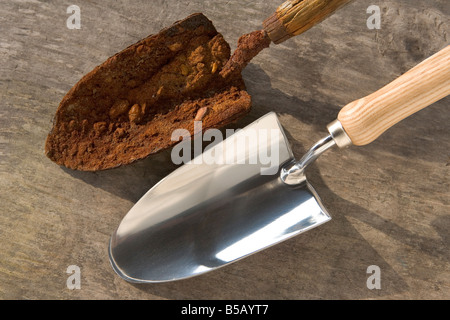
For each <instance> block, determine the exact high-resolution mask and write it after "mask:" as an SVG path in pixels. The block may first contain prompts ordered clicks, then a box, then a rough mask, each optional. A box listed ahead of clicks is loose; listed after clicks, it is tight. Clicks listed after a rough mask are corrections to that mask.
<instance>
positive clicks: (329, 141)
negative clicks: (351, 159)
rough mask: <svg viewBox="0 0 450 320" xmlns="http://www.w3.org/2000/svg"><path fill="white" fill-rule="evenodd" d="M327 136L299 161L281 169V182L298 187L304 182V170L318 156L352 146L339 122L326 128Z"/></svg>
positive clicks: (334, 122) (336, 121)
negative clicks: (335, 148) (334, 149)
mask: <svg viewBox="0 0 450 320" xmlns="http://www.w3.org/2000/svg"><path fill="white" fill-rule="evenodd" d="M327 129H328V132H329V133H330V134H329V135H328V136H326V137H325V138H323V139H322V140H320V141H318V142H317V143H316V144H315V145H314V146H312V147H311V149H309V151H308V152H307V153H306V154H305V155H304V156H303V157H302V158H301V159H300V161H296V162H292V163H290V164H288V165H287V166H286V167H284V168H282V169H281V174H280V177H281V180H282V181H283V182H284V183H286V184H288V185H299V184H302V183H303V182H305V181H306V176H305V170H306V168H307V167H308V165H310V164H311V163H313V162H314V161H315V160H316V159H317V158H318V157H320V155H322V154H323V153H324V152H325V151H327V150H328V149H330V148H331V147H333V146H336V145H337V146H338V147H339V148H344V147H348V146H350V145H352V140H351V139H350V137H349V136H348V135H347V133H346V132H345V130H344V128H343V127H342V124H341V123H340V122H339V120H335V121H333V122H332V123H330V124H329V125H328V126H327Z"/></svg>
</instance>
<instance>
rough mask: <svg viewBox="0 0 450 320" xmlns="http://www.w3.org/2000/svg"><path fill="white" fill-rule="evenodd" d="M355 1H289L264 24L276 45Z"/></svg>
mask: <svg viewBox="0 0 450 320" xmlns="http://www.w3.org/2000/svg"><path fill="white" fill-rule="evenodd" d="M351 1H353V0H288V1H286V2H284V3H283V4H282V5H280V6H279V7H278V9H277V10H276V12H275V13H274V14H273V15H272V16H270V17H269V18H268V19H266V20H265V21H264V22H263V26H264V30H265V31H266V32H267V34H268V35H269V37H270V38H271V39H272V41H273V42H274V43H276V44H279V43H282V42H284V41H286V40H288V39H290V38H291V37H293V36H297V35H299V34H302V33H303V32H305V31H307V30H309V29H311V28H312V27H314V26H315V25H316V24H318V23H320V22H321V21H323V20H324V19H325V18H327V17H329V16H331V15H332V14H333V13H335V12H336V11H337V10H338V9H340V8H342V7H343V6H344V5H346V4H347V3H349V2H351Z"/></svg>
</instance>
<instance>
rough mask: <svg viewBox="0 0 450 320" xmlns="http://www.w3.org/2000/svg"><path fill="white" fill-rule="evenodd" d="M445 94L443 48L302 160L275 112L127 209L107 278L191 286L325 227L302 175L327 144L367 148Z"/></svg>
mask: <svg viewBox="0 0 450 320" xmlns="http://www.w3.org/2000/svg"><path fill="white" fill-rule="evenodd" d="M448 94H450V46H447V47H446V48H444V49H443V50H441V51H440V52H439V53H437V54H435V55H434V56H433V57H431V58H429V59H427V60H426V61H424V62H422V63H421V64H420V65H418V66H417V67H415V68H413V69H412V70H410V71H409V72H407V73H405V74H404V75H402V76H401V77H400V78H398V79H397V80H395V81H393V82H392V83H390V84H389V85H387V86H385V87H384V88H382V89H380V90H379V91H377V92H375V93H373V94H371V95H369V96H367V97H365V98H363V99H360V100H357V101H354V102H352V103H350V104H349V105H347V106H345V107H344V108H343V109H342V110H341V112H340V113H339V116H338V119H337V120H336V121H334V122H332V123H331V124H330V125H329V126H328V131H329V135H328V136H327V137H326V138H324V139H322V140H321V141H319V142H318V143H317V144H316V145H314V146H313V147H312V148H311V149H310V151H309V152H308V153H307V154H306V155H305V156H304V157H303V158H302V159H301V160H300V161H296V160H295V159H294V156H293V153H292V151H291V148H290V146H289V143H288V141H287V139H286V136H285V134H284V132H283V129H282V126H281V125H280V123H279V121H278V118H277V116H276V114H275V113H269V114H267V115H265V116H263V117H262V118H260V119H258V120H257V121H255V122H254V123H252V124H250V125H249V126H247V127H245V128H244V129H242V130H240V131H238V132H236V133H235V134H233V135H232V136H230V137H228V138H227V139H226V140H224V141H222V142H220V143H217V144H215V145H214V146H213V147H210V148H207V150H205V152H204V153H203V154H201V155H199V156H198V157H196V158H194V159H193V160H192V161H190V162H189V163H187V164H185V165H183V166H181V167H180V168H179V169H177V170H175V171H174V172H173V173H172V174H170V175H169V176H167V177H166V178H164V179H163V180H161V181H160V182H159V183H158V184H157V185H155V186H154V187H153V188H152V189H151V190H150V191H148V192H147V193H146V194H145V195H144V196H143V197H142V199H141V200H139V201H138V202H137V203H136V204H135V206H134V207H133V208H132V209H131V210H130V212H129V213H128V214H127V215H126V216H125V218H124V219H123V220H122V222H121V223H120V225H119V227H118V229H117V230H116V232H115V233H114V234H113V235H112V237H111V241H110V248H109V254H110V260H111V264H112V266H113V268H114V270H115V271H116V272H117V273H118V274H119V275H120V276H121V277H122V278H124V279H125V280H127V281H130V282H137V283H151V282H165V281H172V280H179V279H184V278H189V277H192V276H196V275H200V274H202V273H205V272H208V271H211V270H214V269H216V268H219V267H222V266H225V265H227V264H229V263H232V262H235V261H237V260H239V259H241V258H244V257H246V256H248V255H250V254H253V253H255V252H258V251H260V250H263V249H265V248H267V247H269V246H272V245H275V244H277V243H279V242H281V241H284V240H286V239H288V238H290V237H293V236H296V235H298V234H300V233H302V232H305V231H307V230H309V229H311V228H314V227H317V226H319V225H321V224H323V223H325V222H327V221H329V220H330V219H331V218H330V215H329V214H328V213H327V210H326V209H325V208H324V206H323V205H322V203H321V201H320V199H319V197H318V195H317V194H316V192H315V191H314V189H313V188H312V186H311V185H310V184H309V183H308V181H307V179H306V177H305V174H304V171H305V168H307V166H308V165H309V164H310V163H311V162H312V161H314V160H315V159H316V158H317V157H318V156H319V155H320V154H322V153H323V152H324V151H326V150H328V149H329V148H330V147H332V146H334V145H337V146H339V147H345V146H350V145H352V144H353V145H358V146H363V145H366V144H368V143H370V142H372V141H374V140H375V139H376V138H377V137H378V136H380V135H381V134H382V133H383V132H384V131H386V130H387V129H388V128H390V127H391V126H393V125H394V124H396V123H398V122H399V121H401V120H402V119H404V118H406V117H408V116H410V115H411V114H413V113H415V112H417V111H419V110H421V109H423V108H425V107H427V106H429V105H431V104H432V103H434V102H436V101H438V100H440V99H442V98H444V97H446V96H447V95H448ZM269 160H270V161H269Z"/></svg>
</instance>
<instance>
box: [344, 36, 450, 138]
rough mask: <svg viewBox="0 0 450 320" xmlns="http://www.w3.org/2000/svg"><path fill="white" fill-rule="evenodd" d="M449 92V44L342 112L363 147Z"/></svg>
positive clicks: (347, 129)
mask: <svg viewBox="0 0 450 320" xmlns="http://www.w3.org/2000/svg"><path fill="white" fill-rule="evenodd" d="M449 94H450V45H449V46H447V47H446V48H444V49H442V50H441V51H439V52H438V53H436V54H435V55H433V56H432V57H430V58H428V59H427V60H425V61H423V62H422V63H420V64H419V65H417V66H416V67H414V68H413V69H411V70H410V71H408V72H407V73H405V74H403V75H402V76H400V77H399V78H397V79H396V80H394V81H393V82H391V83H390V84H388V85H387V86H385V87H383V88H382V89H380V90H378V91H377V92H375V93H372V94H371V95H369V96H367V97H365V98H362V99H359V100H356V101H354V102H352V103H350V104H348V105H346V106H345V107H344V108H343V109H342V110H341V111H340V113H339V115H338V120H339V121H340V122H341V124H342V127H343V128H344V130H345V132H346V133H347V135H348V136H349V137H350V139H351V140H352V143H353V144H354V145H357V146H363V145H367V144H369V143H371V142H372V141H374V140H375V139H377V138H378V137H379V136H380V135H381V134H383V133H384V132H385V131H386V130H388V129H389V128H391V127H392V126H393V125H395V124H396V123H398V122H400V121H401V120H403V119H405V118H407V117H409V116H410V115H412V114H414V113H416V112H418V111H420V110H422V109H423V108H425V107H428V106H429V105H431V104H433V103H434V102H436V101H438V100H440V99H442V98H445V97H446V96H447V95H449Z"/></svg>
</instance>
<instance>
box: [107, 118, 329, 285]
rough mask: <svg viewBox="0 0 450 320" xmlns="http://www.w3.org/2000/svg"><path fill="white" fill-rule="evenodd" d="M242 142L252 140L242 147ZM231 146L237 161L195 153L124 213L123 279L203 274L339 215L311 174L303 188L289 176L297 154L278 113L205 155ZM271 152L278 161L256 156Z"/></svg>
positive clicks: (117, 238)
mask: <svg viewBox="0 0 450 320" xmlns="http://www.w3.org/2000/svg"><path fill="white" fill-rule="evenodd" d="M264 132H265V133H264ZM249 137H250V138H249ZM246 138H247V140H245V139H246ZM242 141H247V142H248V143H245V144H244V147H242V146H243V145H242V144H239V142H242ZM230 146H234V147H235V148H234V150H235V154H234V161H222V162H223V163H218V162H220V161H216V162H217V163H216V162H211V161H210V162H209V164H206V163H204V162H205V161H203V163H202V164H195V163H196V162H200V161H196V159H197V160H199V159H198V158H195V159H193V160H192V161H191V162H190V163H187V164H185V165H183V166H181V167H180V168H178V169H177V170H175V171H174V172H173V173H172V174H170V175H169V176H167V177H166V178H164V179H163V180H161V181H160V182H159V183H158V184H157V185H155V186H154V187H153V188H152V189H150V190H149V191H148V192H147V193H146V194H145V195H144V196H143V197H142V198H141V199H140V200H139V201H138V202H137V203H136V204H135V206H134V207H133V208H132V209H131V210H130V211H129V213H128V214H127V215H126V216H125V217H124V219H123V220H122V222H121V223H120V225H119V227H118V229H117V230H116V232H115V233H114V234H113V235H112V237H111V241H110V247H109V254H110V261H111V264H112V266H113V269H114V270H115V271H116V272H117V273H118V274H119V275H120V276H121V277H122V278H124V279H125V280H127V281H130V282H138V283H147V282H149V283H151V282H165V281H173V280H179V279H184V278H189V277H192V276H197V275H200V274H202V273H205V272H208V271H211V270H214V269H216V268H219V267H222V266H225V265H227V264H229V263H232V262H235V261H237V260H239V259H241V258H244V257H246V256H248V255H250V254H253V253H255V252H258V251H260V250H262V249H265V248H267V247H270V246H272V245H275V244H277V243H279V242H281V241H284V240H286V239H288V238H291V237H293V236H295V235H298V234H300V233H302V232H304V231H307V230H309V229H311V228H314V227H316V226H318V225H320V224H322V223H325V222H327V221H329V220H330V219H331V218H330V216H329V214H328V213H327V211H326V210H325V208H324V207H323V205H322V204H321V202H320V200H319V198H318V196H317V194H316V192H315V191H314V190H313V188H312V187H311V185H310V184H309V183H308V182H307V181H306V182H305V183H304V184H302V185H300V186H297V187H292V186H288V185H286V184H285V183H283V182H282V181H281V179H280V177H279V176H280V169H281V168H282V167H283V165H285V164H288V163H291V162H292V161H294V156H293V154H292V151H291V148H290V146H289V143H288V141H287V139H286V136H285V134H284V131H283V129H282V127H281V125H280V123H279V121H278V117H277V116H276V114H275V113H269V114H267V115H265V116H263V117H262V118H260V119H258V120H257V121H255V122H254V123H252V124H250V125H249V126H247V127H245V128H244V129H242V130H239V131H238V132H236V133H235V134H233V135H232V136H230V137H229V138H227V139H226V140H224V141H222V142H220V143H218V144H216V145H215V146H214V147H212V148H210V149H209V150H208V151H205V152H204V154H202V156H204V155H209V159H211V158H214V157H216V158H215V159H219V158H220V157H218V155H221V154H222V153H224V154H225V149H227V148H231V147H230ZM236 146H238V147H237V148H236ZM271 152H272V154H271ZM274 152H275V153H274ZM226 154H227V156H228V154H229V153H228V152H226ZM264 155H265V156H267V155H270V156H271V158H272V159H276V161H275V163H271V164H269V163H268V162H267V161H265V162H263V161H256V163H255V161H253V160H254V159H257V158H258V157H259V158H262V157H263V156H264ZM227 160H229V159H227ZM259 160H261V159H259ZM266 160H267V158H266Z"/></svg>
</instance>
